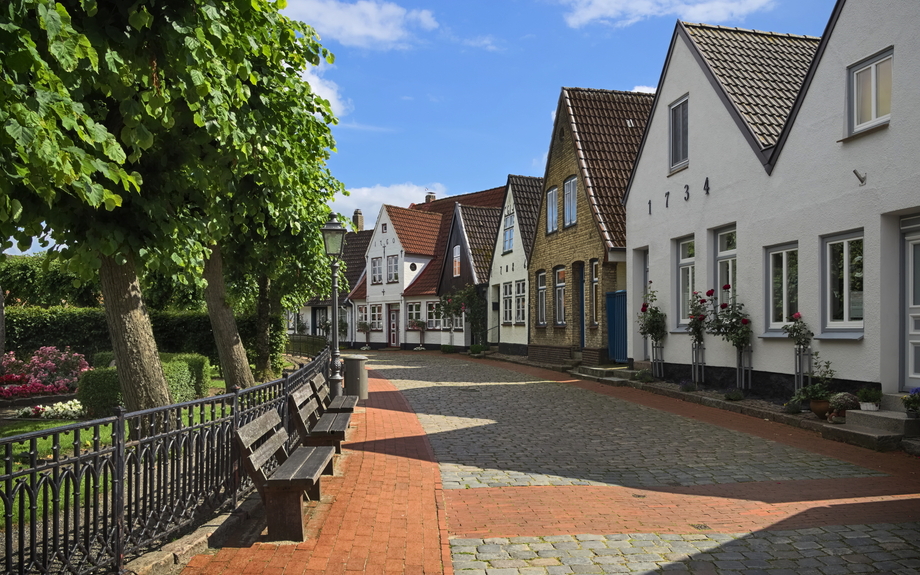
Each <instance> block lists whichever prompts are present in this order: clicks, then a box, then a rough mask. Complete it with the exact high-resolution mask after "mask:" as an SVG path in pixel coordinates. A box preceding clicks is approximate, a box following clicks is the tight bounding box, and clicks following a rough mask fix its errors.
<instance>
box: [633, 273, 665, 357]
mask: <svg viewBox="0 0 920 575" xmlns="http://www.w3.org/2000/svg"><path fill="white" fill-rule="evenodd" d="M648 283H649V288H648V289H647V290H646V292H645V301H643V302H642V308H641V309H640V310H639V316H638V318H637V322H638V324H639V333H640V334H642V337H647V338H649V339H651V340H652V341H653V342H655V343H659V342H661V341H662V340H663V339H664V338H665V336H667V335H668V323H667V314H665V313H664V312H663V311H661V308H659V307H658V306H657V305H655V302H656V301H658V293H657V292H656V291H655V290H653V289H652V288H651V284H652V282H651V281H649V282H648Z"/></svg>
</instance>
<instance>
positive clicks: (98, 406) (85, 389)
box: [77, 367, 122, 418]
mask: <svg viewBox="0 0 920 575" xmlns="http://www.w3.org/2000/svg"><path fill="white" fill-rule="evenodd" d="M77 399H79V400H80V403H81V404H83V409H84V410H86V415H87V417H90V418H97V417H108V416H109V415H112V413H113V412H114V410H115V408H116V407H118V405H120V404H121V403H122V400H121V387H119V385H118V372H117V371H115V368H114V367H97V368H96V369H92V370H90V371H84V372H83V374H82V375H81V376H80V383H79V384H77Z"/></svg>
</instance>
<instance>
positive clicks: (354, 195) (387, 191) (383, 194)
mask: <svg viewBox="0 0 920 575" xmlns="http://www.w3.org/2000/svg"><path fill="white" fill-rule="evenodd" d="M348 191H349V195H348V196H336V198H335V201H333V202H332V209H333V210H335V211H336V212H338V213H340V214H342V215H343V216H345V217H347V218H351V216H352V214H354V212H355V210H356V209H357V210H361V213H362V214H363V215H364V228H365V229H370V228H372V227H373V226H374V222H375V221H376V220H377V214H378V213H379V212H380V206H381V205H383V204H389V205H391V206H400V207H403V208H408V207H409V204H413V203H415V204H421V203H423V202H424V201H425V194H427V193H428V192H434V194H435V195H436V196H437V199H441V198H444V197H445V196H447V188H446V187H445V186H444V184H440V183H433V184H427V185H420V184H413V183H412V182H406V183H404V184H390V185H388V186H385V185H383V184H377V185H375V186H370V187H366V188H352V189H350V190H348Z"/></svg>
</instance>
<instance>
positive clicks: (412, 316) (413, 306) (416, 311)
mask: <svg viewBox="0 0 920 575" xmlns="http://www.w3.org/2000/svg"><path fill="white" fill-rule="evenodd" d="M421 319H422V302H420V301H414V302H409V303H407V304H406V320H407V321H406V324H407V325H408V324H409V322H410V321H413V320H421Z"/></svg>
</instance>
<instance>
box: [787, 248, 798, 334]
mask: <svg viewBox="0 0 920 575" xmlns="http://www.w3.org/2000/svg"><path fill="white" fill-rule="evenodd" d="M797 311H799V250H790V251H788V252H786V318H785V319H787V320H788V319H789V317H790V316H791V315H792V314H794V313H795V312H797Z"/></svg>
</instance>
